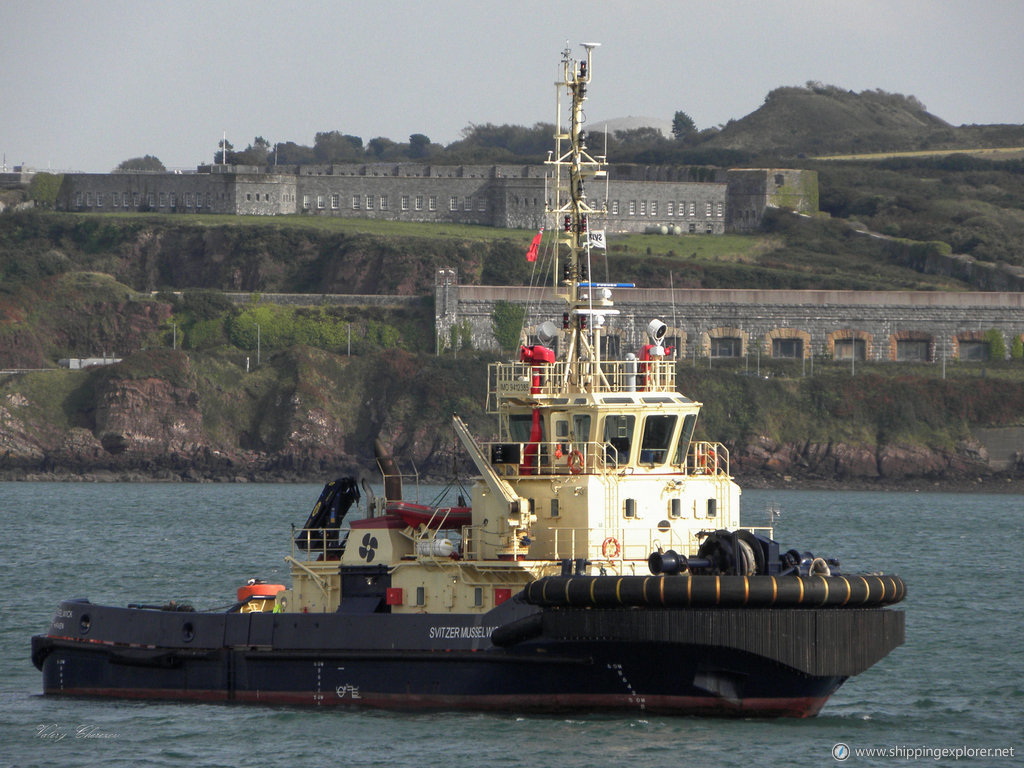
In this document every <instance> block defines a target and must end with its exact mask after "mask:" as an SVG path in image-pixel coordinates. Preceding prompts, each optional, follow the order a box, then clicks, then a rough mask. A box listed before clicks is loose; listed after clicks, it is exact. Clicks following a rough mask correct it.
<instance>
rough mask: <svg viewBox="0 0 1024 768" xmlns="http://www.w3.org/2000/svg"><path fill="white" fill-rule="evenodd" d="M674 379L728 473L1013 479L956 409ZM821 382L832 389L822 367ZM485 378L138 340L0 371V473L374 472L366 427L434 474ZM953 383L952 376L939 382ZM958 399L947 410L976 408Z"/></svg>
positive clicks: (464, 364)
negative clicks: (777, 422) (259, 361)
mask: <svg viewBox="0 0 1024 768" xmlns="http://www.w3.org/2000/svg"><path fill="white" fill-rule="evenodd" d="M683 379H684V381H683V385H684V388H685V387H686V386H690V387H694V388H695V389H697V390H698V393H699V394H701V395H702V396H701V399H704V400H705V401H706V402H708V404H709V405H708V407H707V408H706V409H705V413H706V417H707V418H706V419H704V424H703V426H702V430H703V432H704V433H705V434H706V435H707V436H710V437H713V436H715V435H716V434H720V435H721V436H722V437H723V438H724V441H725V442H726V445H727V447H728V448H729V452H730V457H731V467H732V470H733V472H734V473H735V474H736V475H737V477H738V479H739V480H740V482H741V483H742V484H747V485H755V486H756V485H785V484H787V483H792V484H795V485H800V484H811V485H830V484H836V485H839V484H854V485H858V486H873V485H879V486H885V485H905V484H919V485H924V486H928V485H930V484H933V483H936V484H942V485H944V486H950V485H959V484H968V483H976V482H978V479H979V478H985V479H993V478H996V479H998V480H999V482H1000V483H1007V482H1008V481H1009V482H1010V483H1011V487H1013V488H1017V487H1018V486H1019V485H1020V484H1021V482H1022V480H1024V475H1022V474H1021V472H1020V469H1021V468H1020V467H1019V466H1018V467H1013V468H1011V469H1010V471H1009V472H1003V473H1002V474H1001V475H999V476H998V478H997V476H996V474H995V473H994V472H993V469H992V468H991V467H990V465H989V462H988V457H987V455H986V452H985V450H984V448H983V447H982V446H981V445H980V444H979V443H978V442H977V441H975V440H973V439H972V437H971V436H970V430H969V429H967V428H964V427H963V425H962V424H961V423H960V422H959V421H957V423H956V424H955V425H946V426H945V427H944V428H943V429H945V430H951V431H953V432H956V433H957V434H960V433H961V432H962V434H963V436H962V437H959V438H957V439H955V440H953V441H952V442H949V443H945V442H943V441H942V440H940V439H938V438H937V437H935V435H937V434H938V431H936V432H935V433H934V434H933V436H932V439H931V443H932V444H931V445H929V444H928V441H926V440H925V441H922V440H921V439H914V438H912V437H910V436H909V435H904V436H903V437H901V438H895V437H894V438H885V437H882V438H880V439H879V438H877V437H876V439H874V440H871V439H862V440H857V439H854V438H853V435H854V434H856V433H860V434H866V432H865V426H866V425H865V423H864V422H863V415H862V414H859V415H858V414H857V413H854V412H852V411H851V410H850V409H851V408H852V409H853V411H856V409H857V404H856V403H855V402H852V399H853V398H851V397H850V396H849V395H848V394H847V393H844V392H842V391H839V392H836V399H835V401H834V402H835V403H842V404H843V405H842V407H841V408H839V413H840V417H839V418H840V420H842V421H844V426H843V427H842V428H839V427H838V426H837V424H834V423H829V422H830V420H832V419H833V417H834V414H833V415H832V416H830V415H829V414H828V412H827V409H825V410H822V409H821V408H820V404H818V405H815V404H814V398H815V395H814V394H813V392H810V393H809V392H808V391H803V392H802V391H801V390H802V389H806V386H804V387H802V386H801V384H803V382H797V383H796V385H794V383H793V382H773V381H761V380H754V381H747V380H741V379H742V377H738V376H736V375H735V374H732V373H728V372H723V373H721V374H719V375H718V376H715V375H713V374H702V375H701V376H699V377H696V378H694V377H693V375H692V374H691V376H690V377H685V376H684V377H683ZM737 382H739V384H738V383H737ZM740 385H742V386H741V387H740V388H741V389H742V392H739V391H738V390H737V387H738V386H740ZM821 386H823V387H825V388H828V389H837V388H838V385H837V384H836V383H835V382H833V383H832V384H831V385H829V384H826V383H824V382H822V383H821ZM854 386H855V387H856V388H857V389H858V390H859V391H861V392H862V393H863V396H864V397H865V398H867V400H868V401H871V402H874V406H875V407H874V410H875V412H876V413H877V415H878V418H879V419H880V420H881V421H883V422H886V423H891V419H892V417H891V414H890V415H886V412H887V411H888V410H889V409H892V408H897V409H898V408H901V407H903V406H902V405H901V401H894V402H893V403H891V404H890V405H884V404H880V403H879V402H877V401H875V400H874V399H873V397H872V392H873V391H874V388H875V387H877V386H880V383H878V382H871V381H870V380H869V378H868V377H864V379H863V380H862V381H860V382H854ZM903 386H904V388H908V387H909V388H908V389H907V394H906V396H907V397H916V398H917V399H918V400H922V399H928V398H934V393H929V388H930V385H928V384H927V382H925V383H924V384H922V386H921V387H919V388H914V387H910V385H908V384H907V383H906V382H904V384H903ZM485 388H486V361H485V360H483V359H476V358H473V357H471V356H470V357H469V358H468V359H459V360H455V359H452V358H437V357H433V356H426V355H412V354H409V353H404V352H391V353H388V354H385V355H379V356H373V357H363V358H348V357H344V356H338V355H333V354H330V353H326V352H322V351H319V350H314V349H310V348H296V349H293V350H289V351H287V352H282V353H279V354H277V355H274V356H273V357H272V358H271V359H270V360H268V361H266V362H265V363H264V365H263V366H262V367H261V368H259V369H256V370H253V371H250V372H248V373H246V372H245V370H244V367H243V366H242V365H241V361H239V360H233V359H230V358H220V357H215V356H205V355H198V354H196V355H190V354H186V353H185V352H182V351H180V350H178V351H173V350H152V351H147V352H140V353H138V354H137V355H133V356H131V357H130V358H129V359H126V360H125V361H124V362H123V363H120V364H118V365H112V366H107V367H105V368H101V369H92V370H86V371H47V372H39V373H32V374H27V375H22V376H11V377H7V378H5V379H0V477H3V478H5V479H82V478H86V479H88V478H105V479H118V478H120V479H124V478H127V479H159V480H229V481H268V480H281V479H286V480H310V481H320V480H323V479H325V478H330V477H333V476H336V475H340V474H357V475H363V476H366V477H369V478H370V479H371V480H376V479H377V478H378V473H377V471H376V468H375V465H374V460H373V455H372V444H373V440H374V439H375V438H380V439H381V440H382V441H383V442H384V444H385V445H386V446H387V447H388V448H389V449H391V450H392V451H393V452H394V454H395V455H396V456H398V457H400V459H401V463H402V466H403V469H404V470H405V471H408V472H412V471H414V470H415V471H416V472H418V473H419V474H420V475H421V476H422V477H423V478H428V479H433V480H446V479H448V478H450V476H451V474H452V471H453V468H454V470H455V471H457V472H460V473H462V474H463V476H468V475H470V474H472V471H471V468H470V466H469V464H468V461H467V459H466V458H465V457H464V456H463V455H462V451H461V449H460V448H458V447H457V446H456V440H455V436H454V434H453V432H452V430H451V428H450V415H451V413H453V412H458V413H459V414H460V415H461V416H463V418H466V419H467V421H469V423H470V425H471V428H473V430H474V432H476V433H477V434H481V435H484V436H489V435H490V434H492V433H493V432H494V428H493V427H494V425H493V422H492V417H489V416H487V415H486V414H484V413H483V392H484V391H485ZM810 389H814V388H813V387H812V388H810ZM1013 390H1017V391H1018V392H1016V393H1015V392H1014V391H1013ZM1019 390H1020V387H1019V386H1016V385H1014V384H1012V383H1008V384H1007V386H1005V387H1004V386H1002V385H1000V384H998V383H996V384H995V386H994V388H990V389H989V390H988V392H987V394H986V398H987V397H995V398H997V399H999V400H1002V401H1009V402H1008V403H1006V405H1007V407H1008V408H1010V409H1011V410H1012V409H1013V408H1014V407H1017V405H1016V402H1017V400H1018V399H1019V398H1020V397H1021V396H1020V394H1019ZM851 391H852V389H851ZM716 392H717V394H719V395H723V396H726V397H727V398H729V397H733V398H735V397H736V396H737V395H740V394H741V395H742V396H743V397H744V398H746V399H745V400H744V402H743V403H739V402H738V401H736V400H735V399H733V400H732V401H731V404H730V405H727V406H726V407H725V409H724V411H723V410H722V409H721V408H716V407H713V406H711V402H712V401H711V399H710V397H708V396H709V395H713V394H715V393H716ZM785 392H788V393H789V394H786V395H783V394H780V393H785ZM913 392H916V395H913V394H911V393H913ZM958 392H959V390H958V389H957V388H956V387H954V388H953V389H951V390H950V397H953V398H958V397H959V395H958ZM958 402H959V405H958V407H959V408H961V409H964V408H966V409H970V408H975V407H977V406H976V405H975V404H972V403H971V402H966V401H963V400H962V399H961V400H959V401H958ZM740 407H742V409H743V411H744V412H745V415H742V414H740V412H739V411H738V410H737V409H738V408H740ZM730 409H732V410H730ZM794 409H796V410H799V411H803V412H804V413H806V414H808V415H809V416H810V418H811V419H812V420H814V421H815V422H816V426H815V428H814V429H810V430H808V433H809V434H813V438H814V439H790V438H789V437H788V435H790V434H791V433H792V432H793V431H797V432H799V431H801V430H803V429H804V427H802V426H801V425H800V424H799V423H796V424H791V425H790V427H788V428H785V429H779V428H778V427H775V428H772V427H771V426H770V425H769V424H768V422H767V421H766V422H764V423H763V424H761V425H760V426H759V425H758V421H759V419H760V418H761V417H762V416H767V414H769V413H771V414H776V415H778V414H786V413H790V412H791V411H793V410H794ZM976 415H977V414H976ZM771 418H775V417H774V416H773V417H771ZM723 419H730V421H729V422H728V423H726V422H725V421H723ZM794 420H795V421H800V419H795V418H791V421H794ZM769 421H770V419H769ZM953 421H956V420H955V419H953ZM843 434H846V435H847V437H843V436H842V435H843ZM1004 487H1005V486H1004Z"/></svg>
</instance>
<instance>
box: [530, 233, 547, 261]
mask: <svg viewBox="0 0 1024 768" xmlns="http://www.w3.org/2000/svg"><path fill="white" fill-rule="evenodd" d="M543 234H544V227H541V228H540V232H538V233H537V234H536V235H535V236H534V238H533V242H532V243H530V250H528V251H527V252H526V260H527V261H536V260H537V249H538V248H540V236H541V235H543Z"/></svg>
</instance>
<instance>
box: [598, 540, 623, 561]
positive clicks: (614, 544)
mask: <svg viewBox="0 0 1024 768" xmlns="http://www.w3.org/2000/svg"><path fill="white" fill-rule="evenodd" d="M609 549H610V550H612V551H611V554H609V553H608V550H609ZM621 551H622V547H620V546H619V540H618V539H616V538H615V537H614V536H609V537H608V538H607V539H605V540H604V543H603V544H602V545H601V554H602V555H604V556H605V557H606V558H608V559H610V560H614V559H615V558H616V557H618V556H619V553H620V552H621Z"/></svg>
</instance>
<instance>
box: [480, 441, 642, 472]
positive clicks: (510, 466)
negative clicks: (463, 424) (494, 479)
mask: <svg viewBox="0 0 1024 768" xmlns="http://www.w3.org/2000/svg"><path fill="white" fill-rule="evenodd" d="M620 447H621V446H620ZM481 448H483V450H484V451H485V454H486V455H487V456H489V457H490V460H491V466H493V467H494V469H495V470H496V471H497V473H498V474H499V475H504V476H506V477H510V476H517V477H522V476H525V475H580V474H592V473H594V472H603V471H605V470H609V469H615V468H616V467H620V466H622V465H623V464H625V463H626V462H627V461H628V460H629V453H628V450H627V451H620V450H619V448H617V447H616V446H615V445H614V444H612V443H601V442H589V443H569V442H565V441H553V440H548V441H543V442H539V441H538V442H525V443H505V442H500V441H494V442H488V443H482V444H481Z"/></svg>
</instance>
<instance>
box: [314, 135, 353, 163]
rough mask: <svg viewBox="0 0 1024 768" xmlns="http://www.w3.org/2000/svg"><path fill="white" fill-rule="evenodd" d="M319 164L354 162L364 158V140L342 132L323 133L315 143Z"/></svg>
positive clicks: (315, 153)
mask: <svg viewBox="0 0 1024 768" xmlns="http://www.w3.org/2000/svg"><path fill="white" fill-rule="evenodd" d="M313 154H314V156H315V157H316V160H317V162H318V163H337V162H353V161H358V160H361V159H362V157H363V140H362V139H361V138H360V137H359V136H349V135H348V134H344V133H342V132H341V131H321V132H320V133H317V135H316V137H315V139H314V141H313Z"/></svg>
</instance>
